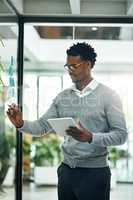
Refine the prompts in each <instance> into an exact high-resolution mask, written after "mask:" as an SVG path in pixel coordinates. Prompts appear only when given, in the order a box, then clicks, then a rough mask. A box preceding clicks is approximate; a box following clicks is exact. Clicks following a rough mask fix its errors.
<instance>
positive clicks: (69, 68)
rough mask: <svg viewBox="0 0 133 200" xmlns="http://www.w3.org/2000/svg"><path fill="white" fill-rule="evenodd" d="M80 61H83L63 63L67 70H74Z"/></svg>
mask: <svg viewBox="0 0 133 200" xmlns="http://www.w3.org/2000/svg"><path fill="white" fill-rule="evenodd" d="M82 63H83V62H81V63H77V64H67V63H66V64H65V65H64V68H65V69H66V70H67V71H70V70H75V69H76V68H78V67H79V66H80V65H81V64H82Z"/></svg>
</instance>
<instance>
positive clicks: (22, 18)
mask: <svg viewBox="0 0 133 200" xmlns="http://www.w3.org/2000/svg"><path fill="white" fill-rule="evenodd" d="M6 2H7V4H8V6H9V7H10V8H11V10H12V11H14V13H15V16H13V15H8V16H5V15H3V16H2V15H1V16H0V23H14V22H15V23H17V24H18V48H17V80H18V85H17V88H18V93H17V95H18V97H17V101H18V104H19V106H20V107H21V110H22V106H23V55H24V25H25V23H62V24H64V23H70V24H72V23H78V24H86V23H88V24H93V23H96V24H101V23H102V24H106V23H108V24H133V16H87V15H86V16H85V15H84V16H72V15H66V16H64V15H60V16H57V15H52V16H50V15H21V14H20V12H19V11H18V9H17V8H16V7H15V6H14V4H13V3H12V1H10V0H6ZM16 140H17V143H16V168H15V200H22V159H23V158H22V153H23V151H22V143H23V137H22V133H20V132H19V131H16Z"/></svg>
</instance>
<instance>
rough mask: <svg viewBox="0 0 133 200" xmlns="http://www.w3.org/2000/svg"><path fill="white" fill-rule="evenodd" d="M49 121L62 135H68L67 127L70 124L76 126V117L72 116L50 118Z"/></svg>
mask: <svg viewBox="0 0 133 200" xmlns="http://www.w3.org/2000/svg"><path fill="white" fill-rule="evenodd" d="M47 121H48V122H49V124H50V125H51V126H52V128H53V129H54V130H55V132H56V133H57V134H59V135H60V136H65V135H66V129H68V128H69V126H76V123H75V121H74V119H73V118H71V117H65V118H55V119H48V120H47Z"/></svg>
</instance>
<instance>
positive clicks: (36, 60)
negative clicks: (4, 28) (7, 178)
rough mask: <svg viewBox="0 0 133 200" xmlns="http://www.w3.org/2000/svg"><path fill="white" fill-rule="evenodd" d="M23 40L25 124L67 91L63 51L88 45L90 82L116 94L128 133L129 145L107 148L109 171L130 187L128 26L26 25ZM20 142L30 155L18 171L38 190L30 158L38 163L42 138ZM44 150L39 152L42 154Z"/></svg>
mask: <svg viewBox="0 0 133 200" xmlns="http://www.w3.org/2000/svg"><path fill="white" fill-rule="evenodd" d="M66 27H67V28H66ZM24 40H25V41H24V43H25V44H24V105H23V106H24V118H25V119H27V120H36V119H38V117H40V116H42V115H43V114H44V113H45V112H46V110H47V109H48V107H49V106H50V104H51V103H52V100H53V98H54V97H55V96H56V95H57V94H58V93H59V92H60V91H62V90H64V89H66V88H68V87H70V86H71V85H72V82H71V79H70V77H69V75H68V74H67V72H65V70H64V67H63V65H64V64H65V63H66V49H67V48H69V47H70V46H71V45H72V44H73V43H77V42H87V43H90V44H91V45H92V46H93V47H94V48H95V50H96V52H97V55H98V57H97V62H96V65H95V67H94V69H93V70H92V74H93V77H95V79H96V80H98V81H99V82H101V83H103V84H105V85H107V86H109V87H110V88H112V89H114V90H115V91H116V92H117V93H118V94H119V96H120V98H121V100H122V104H123V109H124V113H125V116H126V121H127V127H128V132H129V135H128V140H127V141H126V143H125V144H124V145H121V146H115V147H110V148H109V163H110V166H111V169H112V171H113V169H114V168H115V169H116V170H117V176H116V180H117V182H130V183H131V182H133V171H132V168H133V164H132V163H133V157H132V154H133V149H132V143H133V138H132V132H133V126H132V121H133V109H132V84H133V83H132V82H133V81H132V80H133V69H132V64H133V58H132V51H133V25H120V24H115V25H113V24H110V25H108V24H106V25H103V24H101V25H100V24H94V25H90V24H85V25H80V24H79V25H77V24H75V25H68V24H66V25H65V24H63V25H62V24H59V25H56V26H54V25H53V24H46V26H45V24H43V25H41V24H39V23H38V24H35V25H33V24H25V39H24ZM29 97H30V98H29ZM44 140H45V138H44ZM25 141H27V143H28V150H29V151H28V153H27V155H26V154H25V156H24V158H25V159H24V166H23V168H24V176H25V180H26V183H27V182H28V183H29V182H30V183H31V181H32V187H33V188H36V186H37V185H39V182H38V181H42V182H41V183H40V184H42V185H46V183H45V175H43V174H41V180H40V179H37V180H36V166H37V161H36V160H35V158H36V159H40V157H39V158H38V157H36V156H38V154H37V153H38V146H37V145H39V144H40V145H42V141H43V138H42V140H41V139H40V140H39V139H37V138H32V136H31V135H30V134H29V135H28V134H25ZM46 141H47V140H46ZM45 145H46V143H45ZM45 145H44V146H43V148H44V149H43V148H42V149H40V151H42V152H43V151H44V152H45V150H46V149H45V148H46V146H45ZM24 151H25V150H24ZM53 155H54V154H53ZM55 155H56V153H55ZM45 156H46V157H47V156H48V157H47V158H49V157H50V155H47V154H45V155H44V154H42V157H41V158H42V160H44V162H43V164H42V165H45V164H46V162H45ZM27 158H28V159H27ZM50 158H51V157H50ZM26 159H27V160H26ZM54 162H55V161H54ZM44 163H45V164H44ZM26 167H27V168H26ZM38 173H40V172H38ZM43 176H44V177H43ZM54 184H55V185H57V184H56V183H54ZM32 187H31V188H32ZM30 191H32V189H30ZM34 192H35V191H34ZM44 193H45V192H44ZM24 195H25V197H26V196H27V195H28V194H27V192H26V187H24ZM33 199H34V195H33Z"/></svg>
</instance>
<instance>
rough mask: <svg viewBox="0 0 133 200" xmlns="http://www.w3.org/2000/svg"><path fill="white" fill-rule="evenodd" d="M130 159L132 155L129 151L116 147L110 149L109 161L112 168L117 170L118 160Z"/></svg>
mask: <svg viewBox="0 0 133 200" xmlns="http://www.w3.org/2000/svg"><path fill="white" fill-rule="evenodd" d="M128 157H130V154H129V152H128V151H127V150H124V149H118V148H116V147H110V148H109V156H108V158H109V161H110V164H111V167H112V168H115V167H116V166H117V161H118V159H121V158H128Z"/></svg>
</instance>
